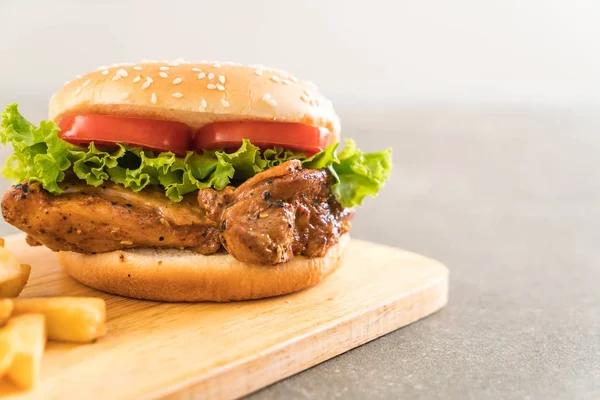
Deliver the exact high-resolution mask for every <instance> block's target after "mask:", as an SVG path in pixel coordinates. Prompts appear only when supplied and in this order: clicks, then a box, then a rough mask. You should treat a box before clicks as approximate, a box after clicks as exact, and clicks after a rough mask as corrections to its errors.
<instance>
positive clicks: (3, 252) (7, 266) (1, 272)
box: [0, 247, 31, 297]
mask: <svg viewBox="0 0 600 400" xmlns="http://www.w3.org/2000/svg"><path fill="white" fill-rule="evenodd" d="M30 272H31V267H30V266H29V265H26V264H19V261H18V260H17V257H16V256H15V255H14V254H13V253H11V252H10V251H8V250H7V249H5V248H4V247H0V297H17V296H18V295H19V294H20V293H21V291H22V290H23V288H24V287H25V285H26V284H27V281H28V280H29V274H30Z"/></svg>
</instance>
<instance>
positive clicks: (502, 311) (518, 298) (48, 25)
mask: <svg viewBox="0 0 600 400" xmlns="http://www.w3.org/2000/svg"><path fill="white" fill-rule="evenodd" d="M0 17H1V20H2V23H0V35H1V37H2V38H3V39H2V41H0V60H1V61H2V62H0V105H4V104H6V103H9V102H13V101H18V102H19V103H20V104H21V105H22V110H23V112H25V113H26V115H27V116H29V117H31V119H32V120H34V121H39V120H40V119H42V118H44V116H45V114H46V105H47V99H48V98H49V96H50V95H51V94H52V93H53V92H54V91H56V90H57V89H58V88H60V85H61V84H62V82H63V81H65V80H68V79H71V78H72V77H73V76H74V75H75V74H78V73H82V72H85V71H87V70H89V69H92V68H95V67H96V66H98V65H101V64H107V63H113V62H119V61H133V60H139V59H142V58H148V59H173V58H177V57H183V58H186V59H190V60H198V59H217V60H233V61H239V62H248V63H254V62H260V63H264V64H268V65H272V66H276V67H281V68H284V69H289V70H291V71H293V72H294V73H296V75H298V76H300V77H302V78H307V79H312V80H314V81H316V82H317V84H319V86H320V87H321V89H322V90H323V91H324V92H325V93H326V94H328V95H329V96H330V97H331V98H332V99H333V100H334V104H335V105H336V106H337V108H338V110H339V112H340V115H341V117H342V121H343V127H344V131H343V134H344V135H345V136H346V137H353V138H355V139H356V140H357V141H358V143H359V145H360V146H361V147H362V148H365V149H372V150H375V149H378V148H381V147H384V146H392V147H393V149H394V171H393V175H392V177H391V179H390V181H389V183H388V185H387V186H386V188H385V190H384V191H383V192H382V194H381V195H380V197H379V198H377V199H376V200H370V201H367V203H366V204H365V205H364V206H363V207H362V208H361V209H360V210H359V213H358V215H357V217H356V221H355V224H354V228H353V233H354V236H355V237H358V238H363V239H369V240H374V241H377V242H381V243H386V244H389V245H392V246H397V247H402V248H406V249H409V250H413V251H416V252H420V253H423V254H426V255H428V256H431V257H434V258H437V259H439V260H441V261H443V262H445V263H446V264H447V265H448V266H449V268H450V270H451V293H450V303H449V305H448V307H447V308H445V309H444V310H443V311H441V312H439V313H437V314H436V315H434V316H432V317H430V318H428V319H426V320H424V321H421V322H419V323H416V324H413V325H411V326H409V327H406V328H403V329H401V330H398V331H396V332H394V333H392V334H390V335H387V336H385V337H383V338H381V339H379V340H376V341H374V342H372V343H370V344H367V345H365V346H362V347H360V348H358V349H356V350H354V351H351V352H349V353H346V354H344V355H342V356H339V357H337V358H335V359H333V360H331V361H329V362H326V363H324V364H321V365H320V366H317V367H315V368H313V369H311V370H309V371H306V372H304V373H301V374H299V375H297V376H295V377H292V378H290V379H287V380H285V381H283V382H281V383H278V384H276V385H274V386H272V387H270V388H267V389H265V390H263V391H260V392H258V393H257V394H255V395H254V396H252V397H253V398H256V399H278V398H285V399H294V398H310V399H330V398H336V397H341V398H356V399H366V398H381V399H388V398H474V399H480V398H502V399H506V398H509V399H512V398H514V399H527V398H530V399H537V398H540V399H545V398H564V399H571V398H589V399H594V398H600V334H599V332H600V296H599V289H598V286H599V284H600V266H599V265H600V256H599V255H598V251H597V248H598V244H597V242H598V238H600V228H599V227H600V211H599V207H598V204H599V200H600V184H599V182H600V179H599V178H600V176H599V175H600V168H599V167H600V162H599V161H598V159H599V157H598V154H599V150H600V135H599V132H600V111H599V110H600V109H599V108H598V107H599V106H600V96H598V93H600V78H599V76H600V75H599V74H598V71H600V41H599V40H598V37H600V24H598V23H597V21H599V20H600V3H599V2H596V1H594V0H578V1H558V0H549V1H543V0H529V1H520V0H505V1H502V2H500V1H476V0H455V1H452V2H447V1H441V0H440V1H433V0H426V1H420V2H417V1H394V2H392V1H389V2H386V1H370V2H367V3H364V4H360V5H359V4H358V3H353V2H351V1H316V0H314V1H302V2H301V1H296V2H290V1H267V0H256V1H252V2H247V1H239V2H206V1H194V2H191V1H190V2H182V1H172V2H166V1H103V2H92V1H66V0H57V1H54V2H45V1H41V0H40V1H27V0H20V1H17V0H8V1H7V0H3V1H1V0H0ZM6 154H7V151H6V150H2V151H0V158H4V157H5V156H6ZM7 184H8V183H7V182H5V181H2V185H3V186H4V187H5V186H6V185H7ZM0 232H1V233H2V234H6V233H10V232H14V229H12V228H11V227H9V226H7V225H6V224H2V225H1V226H0ZM365 268H368V266H365Z"/></svg>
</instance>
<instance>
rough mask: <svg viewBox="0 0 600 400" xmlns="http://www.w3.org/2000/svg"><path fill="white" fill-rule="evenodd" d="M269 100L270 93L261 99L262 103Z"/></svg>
mask: <svg viewBox="0 0 600 400" xmlns="http://www.w3.org/2000/svg"><path fill="white" fill-rule="evenodd" d="M270 98H271V94H270V93H265V95H264V96H263V97H262V99H263V100H264V101H267V100H269V99H270Z"/></svg>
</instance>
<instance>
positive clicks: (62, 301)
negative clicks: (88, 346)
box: [13, 297, 106, 343]
mask: <svg viewBox="0 0 600 400" xmlns="http://www.w3.org/2000/svg"><path fill="white" fill-rule="evenodd" d="M13 304H14V308H13V315H21V314H28V313H40V314H43V315H44V316H45V317H46V326H47V329H48V338H49V339H52V340H60V341H65V342H83V343H86V342H91V341H93V340H95V339H97V338H99V337H101V336H104V335H105V334H106V303H105V302H104V300H102V299H100V298H96V297H39V298H22V299H21V298H18V299H13Z"/></svg>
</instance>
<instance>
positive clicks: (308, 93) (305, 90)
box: [304, 89, 312, 96]
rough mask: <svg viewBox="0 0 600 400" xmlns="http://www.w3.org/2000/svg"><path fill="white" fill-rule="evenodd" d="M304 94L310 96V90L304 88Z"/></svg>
mask: <svg viewBox="0 0 600 400" xmlns="http://www.w3.org/2000/svg"><path fill="white" fill-rule="evenodd" d="M304 94H305V95H307V96H312V92H311V91H310V90H308V89H304Z"/></svg>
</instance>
